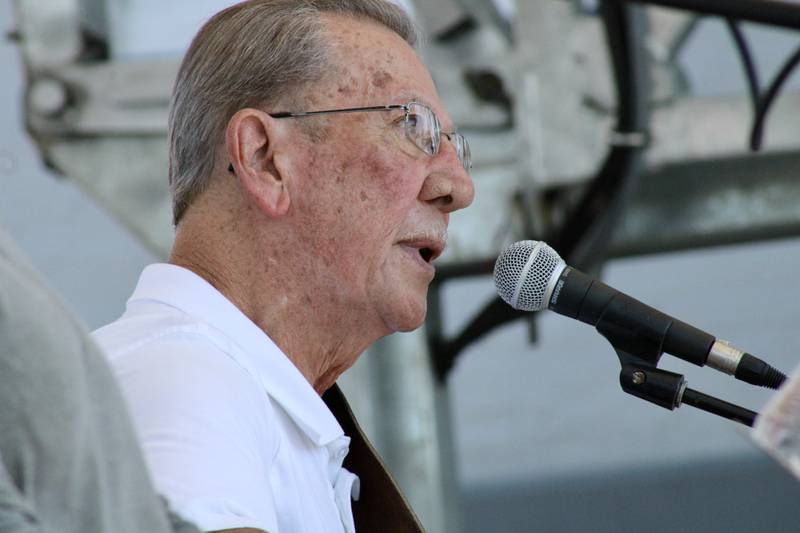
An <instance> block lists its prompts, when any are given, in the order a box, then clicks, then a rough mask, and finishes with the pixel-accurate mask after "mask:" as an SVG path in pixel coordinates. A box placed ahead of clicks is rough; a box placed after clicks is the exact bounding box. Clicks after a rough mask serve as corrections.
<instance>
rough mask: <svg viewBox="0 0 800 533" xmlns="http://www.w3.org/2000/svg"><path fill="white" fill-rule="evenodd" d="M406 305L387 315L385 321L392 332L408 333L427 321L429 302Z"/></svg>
mask: <svg viewBox="0 0 800 533" xmlns="http://www.w3.org/2000/svg"><path fill="white" fill-rule="evenodd" d="M409 304H410V305H405V306H403V307H402V308H397V309H394V310H393V312H392V313H390V314H389V315H388V316H386V318H385V320H384V323H385V324H386V325H387V326H388V328H389V330H390V331H391V332H392V333H408V332H409V331H414V330H415V329H419V328H420V327H421V326H422V325H423V324H424V323H425V315H426V314H427V302H426V301H425V300H423V301H422V303H421V304H420V303H416V304H411V303H410V302H409Z"/></svg>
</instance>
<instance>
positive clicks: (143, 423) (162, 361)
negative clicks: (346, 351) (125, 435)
mask: <svg viewBox="0 0 800 533" xmlns="http://www.w3.org/2000/svg"><path fill="white" fill-rule="evenodd" d="M94 336H95V339H96V340H97V342H98V343H99V344H100V346H101V347H102V348H103V349H104V350H105V351H106V353H107V354H108V355H109V358H110V360H111V364H112V366H113V368H114V370H115V372H116V374H117V377H118V378H119V381H120V385H121V387H122V389H123V392H124V394H125V397H126V399H127V401H128V404H129V408H130V411H131V414H132V416H133V419H134V422H135V425H136V429H137V433H138V435H139V438H140V440H141V443H142V446H143V449H144V454H145V457H146V459H147V463H148V466H149V468H150V470H151V473H152V476H153V478H154V480H155V484H156V487H157V489H158V490H159V492H161V493H162V494H164V495H165V496H166V497H167V498H168V499H169V500H170V502H171V504H172V506H173V507H174V508H175V510H176V511H177V512H178V513H179V514H181V515H183V516H184V517H185V518H187V519H189V520H191V521H193V522H195V523H196V524H197V525H198V526H199V527H200V528H201V529H203V530H217V529H231V528H241V527H252V528H258V529H262V530H264V531H268V532H270V533H278V532H287V533H288V532H300V531H302V532H326V533H327V532H341V531H346V532H351V531H353V530H354V529H355V528H354V525H353V514H352V508H351V497H357V496H358V495H357V492H358V478H357V477H356V476H355V475H353V474H352V473H350V472H348V471H347V470H345V469H344V468H342V461H343V460H344V458H345V456H346V455H347V452H348V445H349V443H350V439H349V437H346V436H345V435H344V432H343V431H342V428H341V426H340V425H339V423H338V422H337V421H336V419H335V418H334V416H333V414H331V412H330V410H329V409H328V407H327V406H326V405H325V403H324V402H323V401H322V399H321V398H320V396H319V395H318V394H317V393H316V392H315V391H314V389H313V388H312V387H311V385H310V384H309V383H308V381H306V379H305V378H304V377H303V375H302V374H301V373H300V372H299V371H298V370H297V368H296V367H295V366H294V364H292V362H291V361H289V359H288V358H287V357H286V356H285V355H284V354H283V352H281V350H280V349H279V348H278V347H277V346H276V345H275V343H273V342H272V341H271V340H270V338H269V337H267V335H266V334H265V333H264V332H263V331H262V330H261V329H259V328H258V327H257V326H256V325H255V324H253V322H251V321H250V320H249V319H248V318H247V317H246V316H245V315H244V314H243V313H242V312H241V311H239V309H238V308H236V307H235V306H234V305H233V304H232V303H231V302H230V301H228V300H227V299H226V298H225V297H224V296H223V295H222V294H221V293H220V292H218V291H217V290H216V289H215V288H214V287H212V286H211V285H210V284H208V283H207V282H206V281H205V280H203V279H202V278H200V277H199V276H197V275H196V274H194V273H193V272H191V271H189V270H186V269H184V268H181V267H177V266H174V265H167V264H157V265H150V266H148V267H147V268H145V270H144V272H142V275H141V277H140V279H139V284H138V285H137V287H136V290H135V291H134V293H133V296H132V297H131V299H130V300H128V305H127V308H126V311H125V313H124V314H123V315H122V317H121V318H120V319H119V320H117V321H116V322H113V323H111V324H109V325H107V326H105V327H103V328H101V329H99V330H97V331H96V332H95V333H94Z"/></svg>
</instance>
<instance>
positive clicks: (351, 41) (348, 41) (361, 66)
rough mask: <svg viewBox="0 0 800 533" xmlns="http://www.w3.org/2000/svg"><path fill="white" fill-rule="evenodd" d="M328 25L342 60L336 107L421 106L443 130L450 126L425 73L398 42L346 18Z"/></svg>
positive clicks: (388, 34) (373, 27) (370, 25)
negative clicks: (430, 113) (436, 116)
mask: <svg viewBox="0 0 800 533" xmlns="http://www.w3.org/2000/svg"><path fill="white" fill-rule="evenodd" d="M327 25H328V28H329V29H330V30H332V33H333V35H334V36H335V37H334V42H335V47H336V48H337V52H338V53H337V55H338V56H339V60H340V61H341V65H340V71H339V74H338V75H337V76H336V85H337V86H338V87H337V96H338V98H336V99H337V100H338V101H339V102H341V103H342V104H344V105H347V106H353V107H355V106H368V105H386V104H406V103H408V102H412V101H415V102H420V103H423V104H425V105H427V106H428V107H430V108H431V109H433V110H434V112H435V113H436V114H437V115H438V116H439V120H440V122H441V123H442V125H443V126H445V127H448V126H450V118H449V115H448V114H447V112H446V110H445V109H444V106H443V105H442V103H441V101H440V100H439V96H438V93H437V90H436V85H435V82H434V81H433V79H432V76H431V74H430V71H429V70H428V68H427V66H425V65H424V64H423V63H422V60H421V59H420V57H419V56H418V55H417V53H416V52H415V51H414V50H413V48H411V46H410V45H409V44H408V43H406V42H405V41H404V40H403V39H402V37H400V36H399V35H397V34H396V33H394V32H393V31H391V30H389V29H388V28H386V27H384V26H381V25H379V24H377V23H375V22H372V21H365V20H358V19H353V18H350V17H339V16H334V17H329V18H328V20H327ZM354 98H355V99H356V100H358V101H351V100H353V99H354ZM345 102H347V103H346V104H345Z"/></svg>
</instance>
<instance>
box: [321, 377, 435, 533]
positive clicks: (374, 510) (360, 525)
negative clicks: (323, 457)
mask: <svg viewBox="0 0 800 533" xmlns="http://www.w3.org/2000/svg"><path fill="white" fill-rule="evenodd" d="M322 399H323V400H324V401H325V403H326V404H327V406H328V408H329V409H330V410H331V412H332V413H333V416H335V417H336V420H338V421H339V424H340V425H341V426H342V429H343V430H344V433H345V435H347V436H348V437H350V452H349V453H348V454H347V457H346V458H345V460H344V467H345V468H346V469H347V470H349V471H350V472H352V473H354V474H356V475H357V476H358V477H359V479H360V481H361V494H360V497H359V499H358V501H354V502H353V517H354V518H355V523H356V531H360V532H366V533H369V532H373V531H380V532H382V533H419V532H424V531H425V530H424V529H423V528H422V524H420V522H419V519H418V518H417V516H416V515H415V514H414V511H412V510H411V507H410V506H409V505H408V502H407V501H406V499H405V498H404V497H403V495H402V494H401V493H400V489H399V488H398V487H397V484H396V483H395V481H394V479H392V476H391V475H390V474H389V472H388V471H387V470H386V467H385V466H384V465H383V463H382V462H381V460H380V458H379V457H378V454H377V453H376V452H375V449H374V448H373V447H372V445H371V444H370V443H369V441H368V440H367V437H366V436H365V435H364V433H363V432H362V431H361V428H360V427H359V425H358V422H356V419H355V417H354V416H353V412H352V411H351V410H350V406H349V405H348V403H347V399H345V397H344V394H342V391H341V389H339V386H338V385H334V386H333V387H331V388H330V389H328V390H327V391H326V392H325V394H323V396H322Z"/></svg>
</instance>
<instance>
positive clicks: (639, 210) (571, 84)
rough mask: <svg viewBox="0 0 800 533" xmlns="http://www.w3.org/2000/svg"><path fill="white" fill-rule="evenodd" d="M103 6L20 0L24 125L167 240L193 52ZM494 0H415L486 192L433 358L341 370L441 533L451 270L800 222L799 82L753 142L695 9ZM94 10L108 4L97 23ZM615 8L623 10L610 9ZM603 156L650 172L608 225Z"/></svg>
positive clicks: (460, 219)
mask: <svg viewBox="0 0 800 533" xmlns="http://www.w3.org/2000/svg"><path fill="white" fill-rule="evenodd" d="M108 1H111V0H108ZM631 3H633V2H631ZM641 3H643V4H647V3H650V4H661V5H664V6H672V7H680V8H684V9H686V8H688V9H696V11H698V12H699V13H700V14H717V15H730V16H736V15H737V14H738V16H748V15H752V14H753V13H755V15H753V16H751V17H750V18H751V19H752V20H758V21H760V22H764V23H770V24H776V23H778V24H783V25H785V26H787V27H793V28H796V29H797V28H800V10H798V9H797V4H796V3H795V5H794V6H792V5H791V2H781V1H776V0H719V1H713V0H705V1H704V0H662V1H657V0H652V1H647V0H642V1H641ZM87 4H92V6H91V7H92V8H91V9H87ZM102 4H103V0H97V1H94V2H92V1H89V0H48V1H47V2H40V1H38V0H15V2H14V7H15V13H16V20H17V27H16V29H15V31H14V32H13V35H14V36H15V37H16V38H18V40H19V45H20V50H21V53H22V57H23V59H24V63H25V67H26V71H27V86H26V93H25V106H26V120H27V127H28V131H29V132H30V134H31V136H32V138H33V139H34V141H35V143H36V145H37V146H38V148H39V150H40V153H41V156H42V159H43V160H44V161H45V162H46V163H47V164H48V165H49V166H50V167H51V168H53V169H54V170H55V171H56V172H57V173H59V174H60V175H62V176H65V177H68V178H70V179H73V180H75V181H76V182H77V183H78V184H80V186H81V187H82V188H83V189H84V190H85V191H86V192H87V193H88V194H89V195H90V196H92V197H93V198H94V199H95V200H96V201H97V202H99V203H100V204H101V205H103V206H104V207H105V208H106V209H108V210H109V211H110V212H111V213H112V214H113V215H114V216H116V217H117V218H119V219H120V220H121V221H122V222H123V223H124V224H125V225H126V226H127V227H128V228H129V229H130V230H131V231H132V232H133V233H134V234H135V235H136V236H137V237H138V238H139V239H141V241H142V242H143V243H145V244H146V245H147V246H148V247H149V248H150V249H151V250H152V251H153V252H154V253H155V254H156V255H157V256H159V257H165V256H166V255H167V252H168V250H169V247H170V244H171V240H172V228H171V224H170V206H169V197H168V193H167V180H166V172H167V150H166V143H165V133H166V123H167V113H168V104H169V97H170V91H171V88H172V82H173V80H174V77H175V74H176V72H177V67H178V61H179V58H165V59H152V58H144V59H135V58H132V59H125V60H115V59H113V58H112V57H111V55H110V54H109V46H108V40H109V35H108V32H109V31H110V30H108V28H110V27H115V25H114V24H111V23H110V22H109V20H108V18H109V17H113V13H112V12H111V10H108V9H103V8H102ZM98 5H99V6H100V7H98ZM498 5H499V4H497V3H494V2H491V1H489V0H435V1H434V0H426V1H425V2H422V1H420V2H416V3H415V4H414V7H415V10H416V13H417V17H418V19H419V20H420V22H421V23H422V25H423V26H424V29H425V30H426V33H427V34H428V36H429V37H428V39H427V41H426V42H425V43H424V44H423V46H422V50H421V53H422V54H423V56H424V58H425V60H426V62H427V63H428V64H429V65H430V67H431V70H432V72H433V74H434V77H435V79H436V81H437V85H438V87H439V89H440V92H441V93H442V97H443V100H444V101H445V102H447V104H448V108H449V110H450V111H451V114H452V116H453V118H454V120H455V122H456V123H457V124H459V126H460V129H461V130H462V131H464V132H465V133H466V134H468V135H469V136H470V138H471V141H472V145H473V147H474V154H473V159H474V161H475V168H474V170H473V175H474V179H475V183H476V190H477V196H476V202H475V205H474V206H473V207H472V208H471V210H469V211H467V212H465V213H464V214H463V215H462V214H459V215H456V216H455V217H454V218H453V221H452V223H451V231H450V239H449V248H448V252H447V254H446V255H445V257H443V258H442V264H443V266H442V268H441V269H440V270H441V272H442V274H443V276H441V277H440V279H439V284H438V285H436V286H434V287H433V290H432V293H431V312H430V318H429V322H428V328H427V329H428V332H429V335H428V337H427V339H428V340H429V341H432V344H433V347H434V353H433V355H434V357H433V358H431V357H430V355H431V354H430V353H429V350H428V345H427V344H426V337H425V336H424V333H422V332H418V333H416V334H410V335H404V336H399V337H398V336H395V337H393V338H390V339H385V340H384V341H381V342H380V343H379V344H378V345H377V346H376V347H375V348H374V349H372V350H371V351H372V352H373V353H372V354H371V356H370V357H369V358H362V361H360V362H359V364H358V365H356V367H355V368H354V370H353V371H352V372H351V373H350V375H349V376H347V379H346V380H345V381H346V383H345V388H346V389H347V390H348V394H349V396H350V398H351V401H353V403H354V404H355V405H354V408H355V409H356V411H357V412H359V413H360V414H361V417H362V419H363V421H364V425H365V428H366V429H367V431H368V433H370V434H371V435H372V436H373V438H374V440H375V441H376V443H377V445H378V447H379V449H380V450H381V451H382V453H383V454H384V456H385V458H386V460H387V463H388V464H389V466H390V468H391V469H392V470H393V471H394V473H395V475H396V477H398V481H399V482H400V485H401V486H402V487H403V488H404V490H405V491H406V492H407V494H408V496H409V499H410V501H411V503H412V505H413V506H414V507H415V509H417V511H418V513H419V514H420V516H421V518H422V520H423V523H425V525H426V527H427V528H428V529H429V530H431V531H458V530H459V529H460V528H459V523H458V512H457V507H458V502H457V498H456V493H457V491H456V489H455V483H456V482H455V479H456V477H457V476H456V472H455V466H454V464H455V463H454V460H453V449H452V443H451V442H450V441H451V436H450V432H449V423H450V422H449V415H448V408H447V397H446V390H445V389H444V388H443V387H444V386H443V384H442V382H443V381H444V378H445V377H446V374H447V369H448V368H449V367H450V365H452V362H453V360H454V358H455V356H456V355H457V354H458V352H459V351H460V350H461V349H462V348H463V347H464V346H466V345H467V344H469V342H471V341H472V340H474V338H475V337H477V336H478V335H479V334H480V333H481V331H478V330H473V331H471V332H470V331H469V329H468V328H467V329H465V331H464V332H462V333H464V334H465V335H466V336H465V337H464V338H463V339H461V341H463V342H461V343H460V344H459V343H457V344H456V345H452V344H451V345H450V347H449V351H448V353H447V354H445V355H446V356H447V357H449V358H450V359H449V361H448V364H446V365H442V364H441V361H442V358H441V357H440V356H441V354H440V353H437V351H439V350H441V348H442V345H443V344H446V343H447V342H452V339H444V338H443V337H442V334H441V326H442V320H443V317H442V312H443V311H442V309H441V308H440V306H439V300H438V294H439V288H440V286H441V283H443V282H447V281H448V280H451V279H454V278H457V277H460V276H464V275H480V274H485V273H488V272H489V271H490V269H491V265H492V263H493V258H494V257H495V256H496V255H497V253H498V252H499V250H500V249H501V248H502V247H503V246H504V245H505V244H507V243H508V242H511V241H514V240H517V239H520V238H530V237H537V238H542V237H552V236H554V235H555V236H558V235H561V236H562V237H563V239H564V240H563V241H562V242H570V243H571V244H570V245H569V246H570V250H569V252H570V253H568V254H564V255H566V257H569V258H571V259H572V260H573V262H577V264H579V265H582V266H588V267H590V268H599V266H600V265H601V263H602V260H603V259H604V258H606V257H610V256H623V255H635V254H644V253H657V252H662V251H666V250H677V249H684V248H690V247H697V246H710V245H716V244H721V243H730V242H742V241H747V240H754V239H765V238H773V237H780V236H788V235H798V234H800V184H798V180H797V178H798V170H800V135H799V134H800V121H798V120H797V114H798V110H800V92H787V93H785V94H781V95H780V97H779V98H778V99H777V101H776V102H775V104H774V109H773V110H772V111H771V114H770V117H769V122H768V128H767V130H766V131H767V141H768V142H767V143H766V144H765V146H764V148H763V150H762V152H761V153H760V154H758V155H751V154H750V153H749V152H748V146H747V138H748V136H747V132H748V131H749V129H750V126H751V120H752V117H751V116H750V113H749V112H748V110H749V109H750V107H751V106H750V99H749V98H748V95H747V94H741V95H733V96H717V97H705V98H701V97H694V96H692V95H691V94H690V92H689V91H688V90H687V87H686V85H685V76H684V74H683V73H682V71H681V69H680V67H679V64H678V61H677V59H678V55H679V50H680V48H681V47H682V45H683V44H684V43H685V42H686V39H687V36H688V35H689V34H690V32H691V31H692V29H693V28H694V27H695V26H696V22H697V16H698V13H697V12H693V11H686V10H683V11H676V10H670V9H663V8H655V7H649V8H647V9H646V10H644V9H639V10H633V9H631V8H630V6H629V5H628V3H626V2H625V1H623V0H608V1H607V2H602V3H598V2H586V1H578V0H574V1H557V0H526V1H524V2H523V1H519V2H517V5H516V11H515V14H514V16H513V17H511V18H509V17H508V16H507V15H506V14H504V13H503V12H502V10H500V9H499V8H498ZM699 6H704V7H707V9H705V10H704V9H699V8H698V7H699ZM725 6H728V7H727V8H726V7H725ZM731 6H733V7H731ZM604 9H605V10H606V11H605V13H604V12H603V10H604ZM725 9H733V10H734V11H731V12H728V11H725ZM614 10H616V11H614ZM720 10H722V11H720ZM737 10H739V11H737ZM776 10H777V11H776ZM87 12H101V13H102V14H103V16H101V17H99V18H100V22H99V23H98V21H97V20H93V21H87V20H86V13H87ZM104 17H105V19H104ZM614 20H616V21H617V22H618V23H619V24H620V25H619V26H617V27H614V26H613V25H612V26H609V24H610V23H611V22H610V21H612V22H613V21H614ZM626 21H627V22H626ZM111 22H113V21H111ZM603 22H605V25H604V24H603ZM625 28H627V29H625ZM607 39H609V40H611V41H613V40H614V39H623V40H624V42H621V43H617V45H618V46H622V47H627V48H625V49H626V50H627V53H628V54H629V56H628V58H627V60H622V59H619V60H618V62H617V64H614V61H613V58H612V57H610V56H609V54H608V53H607V46H606V42H607ZM729 53H731V54H733V53H735V49H734V47H733V44H732V46H731V50H730V52H729ZM630 54H633V55H630ZM625 65H628V66H630V65H638V66H637V67H636V68H637V69H643V70H641V71H639V72H634V73H633V74H632V78H631V79H632V80H635V83H636V84H638V85H635V86H634V85H631V87H629V88H627V89H621V88H620V86H619V79H620V78H619V69H620V68H623V69H624V68H627V67H626V66H625ZM615 69H616V70H615ZM615 73H616V74H617V76H616V77H615ZM628 74H631V73H628ZM637 88H638V89H637ZM634 90H638V91H642V90H644V91H645V92H644V93H642V94H640V96H639V99H640V103H641V102H643V104H644V105H643V106H641V109H639V110H638V111H636V117H638V118H636V119H635V120H633V122H632V123H643V122H642V120H645V118H646V128H645V129H637V128H635V127H632V128H628V129H626V128H624V127H620V112H621V109H620V107H621V106H620V104H619V102H618V100H619V98H626V95H629V94H630V91H634ZM620 91H621V92H620ZM626 91H627V92H626ZM620 95H621V96H620ZM698 117H702V119H699V118H698ZM629 118H630V117H629ZM645 144H647V146H646V150H644V149H645ZM614 149H617V150H621V152H626V151H627V152H631V153H636V154H637V156H636V157H637V160H636V162H635V164H634V165H633V167H632V166H631V160H630V159H629V158H630V155H631V154H630V153H627V154H626V155H624V156H623V155H619V156H618V157H617V156H615V157H617V159H615V160H614V161H611V162H610V157H611V155H610V154H611V153H612V152H613V150H614ZM621 152H618V153H621ZM608 165H611V170H609V172H607V174H608V175H609V176H611V178H614V177H615V176H616V177H619V176H620V175H622V174H621V173H622V172H629V173H632V175H633V174H635V178H636V180H635V187H633V186H632V187H630V188H628V189H625V194H624V198H623V200H624V201H622V202H616V203H614V204H613V205H611V204H610V203H609V204H608V205H611V207H610V209H611V211H610V212H611V214H612V215H613V216H611V217H610V218H608V221H609V222H608V223H607V224H596V223H595V222H598V221H599V220H598V221H596V220H595V219H593V218H592V217H593V216H595V215H597V216H600V214H602V213H600V212H598V213H595V212H594V211H592V209H593V208H594V207H595V205H596V204H597V202H596V201H595V200H594V196H592V195H589V194H587V192H586V191H587V190H591V189H589V188H590V187H591V186H592V185H591V184H590V181H591V180H592V178H593V177H595V176H599V175H600V174H601V173H602V170H603V168H604V166H608ZM614 169H617V170H614ZM618 184H619V183H618ZM607 190H608V188H607V187H606V188H603V187H598V190H597V193H598V194H600V195H602V194H603V192H604V191H607ZM607 200H608V201H609V202H612V203H613V202H614V201H615V199H614V198H608V199H607ZM581 202H584V203H583V204H582V203H581ZM608 205H607V206H606V207H608ZM581 209H583V211H581ZM576 213H577V215H576ZM587 214H590V215H591V216H589V217H587ZM580 215H582V216H584V218H585V219H586V220H584V225H585V228H586V229H587V231H588V230H593V231H595V235H594V236H593V237H592V238H590V239H587V238H586V235H585V234H583V233H579V234H578V233H576V234H575V235H573V236H571V237H570V235H569V234H568V232H567V229H568V228H567V224H566V221H568V220H570V217H571V216H580ZM604 216H605V215H604ZM597 228H601V229H602V230H603V231H601V232H599V234H598V231H597ZM560 251H562V254H563V250H560ZM487 310H488V311H487V316H489V317H490V322H492V321H494V323H495V325H497V324H500V323H502V322H503V321H506V320H508V319H511V318H515V317H514V316H511V315H509V314H508V309H507V308H503V307H501V306H499V305H496V304H495V306H494V307H492V305H491V304H490V305H489V306H487ZM490 326H491V324H490ZM456 340H458V339H456ZM454 348H455V349H454ZM401 354H402V355H401ZM433 376H437V377H438V378H440V379H439V380H438V381H437V380H436V379H434V378H433Z"/></svg>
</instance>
